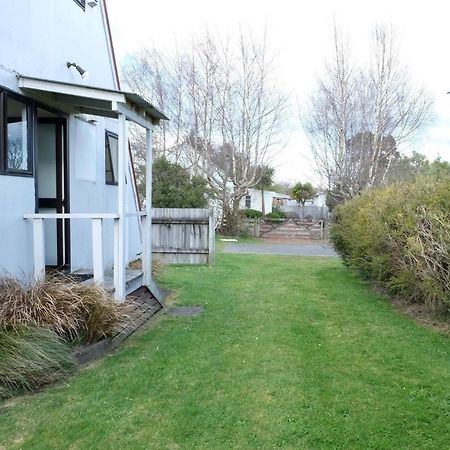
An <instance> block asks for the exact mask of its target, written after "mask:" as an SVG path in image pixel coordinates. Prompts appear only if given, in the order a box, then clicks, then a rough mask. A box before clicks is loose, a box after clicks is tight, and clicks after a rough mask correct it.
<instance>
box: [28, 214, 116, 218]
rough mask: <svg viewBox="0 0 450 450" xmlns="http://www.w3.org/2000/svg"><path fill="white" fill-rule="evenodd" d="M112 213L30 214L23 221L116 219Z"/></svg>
mask: <svg viewBox="0 0 450 450" xmlns="http://www.w3.org/2000/svg"><path fill="white" fill-rule="evenodd" d="M118 217H119V214H113V213H38V214H35V213H32V214H24V215H23V218H24V219H117V218H118Z"/></svg>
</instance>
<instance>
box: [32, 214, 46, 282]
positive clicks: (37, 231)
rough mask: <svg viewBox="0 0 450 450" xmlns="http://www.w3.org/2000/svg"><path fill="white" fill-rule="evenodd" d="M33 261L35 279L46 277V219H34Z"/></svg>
mask: <svg viewBox="0 0 450 450" xmlns="http://www.w3.org/2000/svg"><path fill="white" fill-rule="evenodd" d="M33 263H34V266H33V273H34V280H35V281H39V280H42V279H43V278H44V277H45V242H44V219H34V220H33Z"/></svg>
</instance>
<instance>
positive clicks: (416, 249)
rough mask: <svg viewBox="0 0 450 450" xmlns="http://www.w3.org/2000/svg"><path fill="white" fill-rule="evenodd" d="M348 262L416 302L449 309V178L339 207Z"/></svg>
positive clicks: (336, 227) (386, 190)
mask: <svg viewBox="0 0 450 450" xmlns="http://www.w3.org/2000/svg"><path fill="white" fill-rule="evenodd" d="M331 239H332V242H333V244H334V246H335V248H336V250H337V251H338V252H339V253H340V255H341V256H342V258H343V260H344V261H345V263H347V264H348V265H349V266H352V267H356V268H358V269H360V270H361V271H362V272H363V273H364V274H365V275H366V276H367V277H369V278H373V279H376V280H379V281H382V282H383V283H384V285H385V286H386V287H387V288H388V289H389V290H390V291H391V292H393V293H395V294H400V295H402V296H404V297H406V298H408V299H409V300H411V301H416V302H423V303H427V304H429V305H432V306H438V307H444V308H445V310H446V311H447V312H448V311H450V176H447V177H444V178H441V179H439V180H437V179H431V178H418V179H416V180H414V181H412V182H405V183H399V184H393V185H390V186H387V187H383V188H378V189H375V190H372V191H369V192H366V193H364V194H361V195H359V196H358V197H356V198H354V199H352V200H350V201H348V202H346V203H344V204H343V205H340V206H338V207H336V209H335V218H334V224H333V225H332V227H331Z"/></svg>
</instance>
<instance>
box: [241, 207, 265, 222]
mask: <svg viewBox="0 0 450 450" xmlns="http://www.w3.org/2000/svg"><path fill="white" fill-rule="evenodd" d="M242 215H243V217H246V218H247V219H260V218H261V217H262V212H261V211H258V210H256V209H251V208H249V209H243V210H242Z"/></svg>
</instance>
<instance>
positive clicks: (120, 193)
mask: <svg viewBox="0 0 450 450" xmlns="http://www.w3.org/2000/svg"><path fill="white" fill-rule="evenodd" d="M18 87H19V88H20V89H21V90H22V91H23V92H24V93H26V95H27V96H28V97H30V98H34V99H35V100H37V101H41V102H42V103H45V104H46V105H48V106H51V107H54V108H55V109H58V110H60V111H62V112H65V113H67V114H89V115H93V116H100V117H110V118H114V119H118V155H117V159H118V164H117V166H118V171H117V172H118V175H117V211H116V212H115V213H114V221H115V225H114V235H115V237H114V296H115V298H116V299H117V300H118V301H123V300H124V299H125V296H126V277H125V267H126V264H127V254H126V248H127V239H128V236H127V233H126V224H127V220H128V217H129V216H130V215H133V214H132V213H131V212H130V211H128V208H127V203H128V202H127V193H126V170H127V167H128V164H129V162H130V160H129V151H128V125H127V121H132V122H135V123H137V124H138V125H141V126H142V127H144V128H145V129H146V180H147V183H146V199H147V201H146V204H145V211H138V212H135V213H134V214H135V215H137V216H139V217H140V218H141V220H142V222H143V224H142V225H143V250H142V270H143V274H142V275H143V278H142V283H143V286H147V287H149V288H150V287H151V286H154V285H153V283H152V279H151V267H152V265H151V255H152V253H151V238H150V237H151V198H152V195H151V189H152V130H153V126H154V125H158V124H159V122H160V121H161V120H168V119H167V117H166V116H165V115H164V114H163V113H161V112H160V111H158V110H157V109H156V108H155V107H154V106H153V105H151V104H150V103H148V102H147V101H146V100H144V99H143V98H142V97H140V96H139V95H137V94H133V93H129V92H124V91H117V90H113V89H104V88H99V87H94V86H83V85H79V84H72V83H65V82H61V81H54V80H44V79H41V78H34V77H27V76H23V75H18ZM105 217H106V216H105V215H104V214H101V213H99V214H93V213H85V212H83V211H79V212H78V213H77V214H73V213H68V214H50V215H49V214H27V215H26V217H25V218H27V219H31V220H33V221H34V228H33V233H34V234H33V236H34V237H35V238H34V254H35V263H34V267H35V278H36V279H39V278H41V277H42V276H44V275H45V263H44V260H45V255H44V253H43V252H44V247H43V239H44V238H43V225H42V220H43V219H69V220H75V219H80V218H84V219H85V218H88V219H90V220H91V221H92V224H93V225H92V227H93V228H92V230H93V231H92V236H93V239H92V240H93V254H94V256H93V261H94V262H93V265H94V268H93V270H94V279H96V280H98V281H101V280H103V275H104V270H103V264H102V257H101V255H102V244H101V243H102V220H103V218H105ZM94 236H95V239H94ZM94 244H95V245H94ZM95 274H97V275H95ZM153 290H154V287H153ZM153 290H152V292H153Z"/></svg>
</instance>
